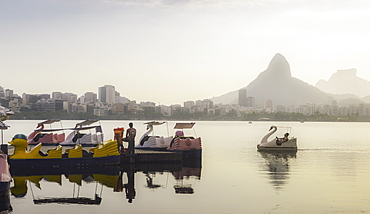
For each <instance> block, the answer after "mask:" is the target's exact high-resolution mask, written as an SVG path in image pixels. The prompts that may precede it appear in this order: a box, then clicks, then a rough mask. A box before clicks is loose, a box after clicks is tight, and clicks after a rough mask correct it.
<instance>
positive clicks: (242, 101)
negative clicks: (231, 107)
mask: <svg viewBox="0 0 370 214" xmlns="http://www.w3.org/2000/svg"><path fill="white" fill-rule="evenodd" d="M238 105H240V106H244V107H247V89H245V88H242V89H240V90H239V96H238Z"/></svg>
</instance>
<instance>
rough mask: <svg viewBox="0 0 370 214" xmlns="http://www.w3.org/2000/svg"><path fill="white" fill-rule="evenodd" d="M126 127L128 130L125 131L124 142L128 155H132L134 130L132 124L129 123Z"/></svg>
mask: <svg viewBox="0 0 370 214" xmlns="http://www.w3.org/2000/svg"><path fill="white" fill-rule="evenodd" d="M128 126H129V127H130V128H129V129H127V131H126V138H125V140H124V141H126V142H128V153H129V154H134V147H135V137H136V129H135V128H134V124H133V123H129V124H128Z"/></svg>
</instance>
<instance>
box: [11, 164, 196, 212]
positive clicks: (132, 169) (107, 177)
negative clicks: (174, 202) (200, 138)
mask: <svg viewBox="0 0 370 214" xmlns="http://www.w3.org/2000/svg"><path fill="white" fill-rule="evenodd" d="M195 167H196V168H195ZM81 170H82V171H83V173H81V172H80V173H78V171H81ZM137 173H143V174H144V175H145V177H144V178H145V179H146V186H145V188H148V189H152V190H156V189H158V188H159V187H163V188H165V186H164V185H160V184H157V183H156V182H155V179H154V178H155V176H156V174H158V173H160V174H164V173H167V175H169V176H170V177H171V176H172V177H173V179H175V181H176V185H175V186H174V188H175V193H187V194H189V193H193V192H194V189H193V188H194V187H193V186H191V184H190V185H189V184H187V182H188V181H190V180H191V179H197V180H199V179H200V176H201V167H200V164H196V165H193V163H192V164H190V166H189V165H186V164H184V163H177V164H132V165H125V166H121V167H120V166H117V167H104V168H96V167H95V168H92V169H86V168H84V169H74V168H72V169H59V170H55V171H50V170H46V171H45V170H35V169H33V170H14V171H12V177H13V182H12V185H11V188H10V193H11V195H12V196H13V197H14V198H13V200H17V198H25V196H26V195H28V196H32V200H33V204H37V205H43V204H52V203H54V204H83V205H100V204H101V203H102V200H103V198H102V192H103V188H108V189H111V191H112V192H117V193H122V194H125V196H126V199H127V202H128V203H133V202H134V200H135V198H136V197H137V194H138V193H137V191H138V190H137V189H136V187H135V175H137ZM139 177H140V178H142V176H139ZM62 181H64V182H62ZM66 181H67V182H66ZM53 183H55V184H57V185H58V186H60V187H61V188H59V189H57V188H55V186H53V185H54V184H53ZM87 184H89V186H87ZM90 184H92V185H90ZM94 184H95V185H94ZM62 186H63V187H62ZM86 186H87V187H86ZM93 186H95V187H94V188H93ZM51 187H52V188H51ZM84 188H85V190H84ZM86 188H87V189H89V190H88V191H86ZM93 189H94V191H93V192H92V190H93ZM141 190H142V189H141ZM139 191H140V188H139ZM86 192H89V195H86ZM66 193H67V194H69V195H68V196H67V197H66V196H65V195H66ZM82 193H84V194H82ZM53 194H54V195H53ZM56 195H60V196H56Z"/></svg>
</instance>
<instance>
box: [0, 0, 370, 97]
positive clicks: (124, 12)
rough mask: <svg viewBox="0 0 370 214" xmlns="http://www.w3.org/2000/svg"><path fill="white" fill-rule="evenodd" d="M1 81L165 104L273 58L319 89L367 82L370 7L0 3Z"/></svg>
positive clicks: (218, 87) (22, 87)
mask: <svg viewBox="0 0 370 214" xmlns="http://www.w3.org/2000/svg"><path fill="white" fill-rule="evenodd" d="M0 5H1V6H0V27H1V28H2V29H3V31H2V33H1V34H0V40H1V41H2V42H1V47H0V58H1V61H0V65H1V70H2V72H1V74H2V78H1V80H2V81H1V84H0V85H2V86H3V87H4V88H9V89H12V90H14V92H15V93H18V94H21V93H35V94H39V93H51V92H53V91H61V92H72V93H76V94H78V95H79V96H80V95H82V94H83V93H85V92H87V91H92V92H97V88H98V87H100V86H103V85H114V86H115V87H116V90H117V91H119V92H120V93H121V95H122V96H125V97H127V98H129V99H134V100H137V101H153V102H156V103H161V104H175V103H180V104H181V103H183V102H184V101H186V100H197V99H205V98H211V97H213V96H219V95H222V94H224V93H226V92H229V91H234V90H238V89H240V88H242V87H245V86H247V85H248V84H249V83H250V82H251V81H253V80H254V79H255V78H256V77H257V76H258V75H259V74H260V73H261V72H262V71H264V70H265V69H266V68H267V66H268V63H269V62H270V60H271V58H272V57H273V56H274V55H275V54H276V53H281V54H283V55H284V56H285V57H286V59H287V60H288V61H289V64H290V69H291V74H292V76H293V77H296V78H298V79H301V80H302V81H305V82H307V83H309V84H310V85H313V86H314V85H315V84H316V83H317V82H318V81H319V80H320V79H324V80H328V79H329V78H330V77H331V75H332V74H333V73H335V72H336V71H337V70H338V69H350V68H355V69H356V70H357V76H359V77H361V78H363V79H366V80H370V72H369V71H370V65H369V63H368V59H369V57H370V51H369V50H370V42H369V40H368V38H369V37H370V27H369V25H368V23H367V21H368V20H370V2H369V1H366V0H358V1H356V0H355V1H334V0H327V1H308V0H307V1H306V0H302V1H291V0H276V1H275V0H260V1H258V0H253V1H252V0H246V1H242V0H231V1H221V0H214V1H195V0H194V1H129V0H116V1H103V0H95V1H59V0H54V1H45V0H29V1H18V0H15V1H2V2H1V3H0Z"/></svg>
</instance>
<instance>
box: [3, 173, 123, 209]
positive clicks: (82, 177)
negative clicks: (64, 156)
mask: <svg viewBox="0 0 370 214" xmlns="http://www.w3.org/2000/svg"><path fill="white" fill-rule="evenodd" d="M84 170H85V172H84V173H83V174H77V173H76V171H77V169H75V168H70V169H61V170H60V171H59V172H58V171H54V173H51V172H50V171H49V170H47V171H44V170H35V169H34V170H33V173H30V172H29V171H15V172H12V177H13V186H12V187H11V188H10V192H11V194H12V195H13V196H14V197H15V198H23V197H25V196H26V195H27V194H28V192H29V191H30V192H31V194H32V198H33V203H34V204H51V203H57V204H95V205H99V204H100V203H101V201H102V198H101V193H100V194H99V193H98V188H95V193H94V194H93V196H91V197H82V196H80V191H81V187H82V181H84V182H86V183H95V184H96V185H98V184H99V185H100V189H101V190H102V188H103V186H105V187H109V188H114V187H115V186H116V184H117V179H118V177H119V167H106V168H92V169H86V168H85V169H84ZM62 176H64V177H65V178H66V180H67V181H68V182H69V183H71V184H73V191H72V196H71V197H62V196H60V197H58V196H56V197H49V196H35V194H34V192H35V191H36V189H38V190H39V192H40V191H41V193H42V194H47V193H48V192H49V191H48V190H46V191H42V188H41V181H45V182H48V183H56V184H58V185H59V186H62ZM28 187H29V188H28ZM96 187H97V186H96ZM35 188H36V189H35Z"/></svg>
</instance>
